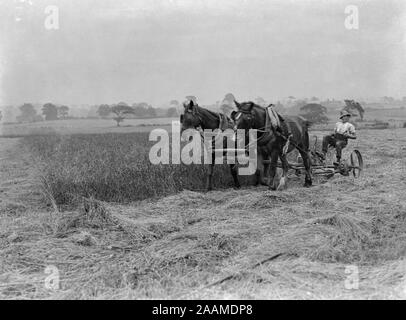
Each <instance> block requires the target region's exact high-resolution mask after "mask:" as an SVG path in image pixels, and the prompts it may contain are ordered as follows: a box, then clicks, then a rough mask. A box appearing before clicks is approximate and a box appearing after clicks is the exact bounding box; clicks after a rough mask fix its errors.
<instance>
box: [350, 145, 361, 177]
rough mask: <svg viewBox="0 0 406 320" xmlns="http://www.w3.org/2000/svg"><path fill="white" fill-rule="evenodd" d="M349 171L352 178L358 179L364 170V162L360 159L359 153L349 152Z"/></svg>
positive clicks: (355, 151)
mask: <svg viewBox="0 0 406 320" xmlns="http://www.w3.org/2000/svg"><path fill="white" fill-rule="evenodd" d="M349 169H350V172H352V174H353V176H354V178H359V177H360V176H361V174H362V170H363V169H364V160H363V159H362V156H361V152H359V151H358V150H354V151H352V152H351V155H350V161H349Z"/></svg>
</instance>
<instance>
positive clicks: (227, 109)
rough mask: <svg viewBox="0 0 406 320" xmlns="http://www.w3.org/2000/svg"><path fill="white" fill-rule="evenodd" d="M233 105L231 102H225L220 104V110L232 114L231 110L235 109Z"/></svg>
mask: <svg viewBox="0 0 406 320" xmlns="http://www.w3.org/2000/svg"><path fill="white" fill-rule="evenodd" d="M233 109H234V108H233V107H232V106H230V105H229V104H226V103H223V104H222V105H221V106H220V112H221V113H224V114H225V115H227V116H229V115H230V114H231V112H232V111H233Z"/></svg>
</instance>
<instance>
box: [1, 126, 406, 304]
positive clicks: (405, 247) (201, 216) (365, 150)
mask: <svg viewBox="0 0 406 320" xmlns="http://www.w3.org/2000/svg"><path fill="white" fill-rule="evenodd" d="M360 136H361V138H360V139H359V140H357V142H356V143H353V144H352V145H350V146H349V147H348V150H347V151H346V152H347V154H348V152H349V151H350V150H351V148H355V147H356V148H358V149H360V151H361V152H362V154H363V155H364V161H365V168H364V170H365V172H364V175H363V177H362V178H360V179H353V178H351V177H342V176H335V177H334V178H332V179H331V180H328V181H324V180H323V181H321V180H320V181H318V180H317V181H315V185H314V186H313V187H312V188H309V189H307V188H306V189H305V188H302V187H301V182H299V181H294V180H291V181H290V182H289V188H288V189H287V190H284V191H275V192H271V191H268V190H267V189H266V188H265V187H259V188H254V187H249V188H244V189H241V190H232V189H230V190H224V191H213V192H209V193H197V192H191V191H187V190H185V191H183V192H181V193H179V194H177V195H173V196H169V197H165V198H162V199H159V200H157V201H142V202H137V203H134V204H131V205H117V204H111V203H110V204H109V203H101V202H98V201H95V200H92V199H90V200H89V199H88V200H86V199H85V200H83V203H82V204H81V205H80V209H78V210H75V211H73V212H58V211H57V210H56V208H54V207H53V206H52V203H51V204H47V203H46V202H44V195H43V193H42V188H41V187H40V180H39V177H40V174H39V173H38V172H37V169H36V166H35V163H33V162H32V160H31V158H30V155H29V154H27V152H26V151H25V150H23V149H21V147H20V146H19V144H18V139H7V138H1V139H0V221H1V224H0V298H1V299H32V298H40V299H100V298H107V299H153V298H164V299H165V298H172V299H191V298H202V299H206V298H212V299H239V298H242V299H404V298H405V297H406V277H405V276H406V261H405V260H404V258H405V255H406V241H405V239H406V200H405V186H406V170H405V169H406V168H405V160H404V159H405V156H406V147H405V146H406V144H405V142H406V129H396V130H371V131H362V133H360Z"/></svg>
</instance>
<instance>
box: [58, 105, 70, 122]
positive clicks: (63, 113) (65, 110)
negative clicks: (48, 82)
mask: <svg viewBox="0 0 406 320" xmlns="http://www.w3.org/2000/svg"><path fill="white" fill-rule="evenodd" d="M57 109H58V118H59V119H66V118H67V117H68V115H69V107H68V106H60V107H58V108H57Z"/></svg>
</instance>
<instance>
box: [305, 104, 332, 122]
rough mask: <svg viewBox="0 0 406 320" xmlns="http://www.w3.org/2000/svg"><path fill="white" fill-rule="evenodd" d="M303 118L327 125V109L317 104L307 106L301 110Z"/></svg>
mask: <svg viewBox="0 0 406 320" xmlns="http://www.w3.org/2000/svg"><path fill="white" fill-rule="evenodd" d="M300 111H301V116H303V117H304V118H306V119H307V120H309V121H311V122H313V123H327V122H328V117H327V115H326V113H327V108H326V107H324V106H322V105H321V104H317V103H310V104H306V105H304V106H303V107H301V108H300Z"/></svg>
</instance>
